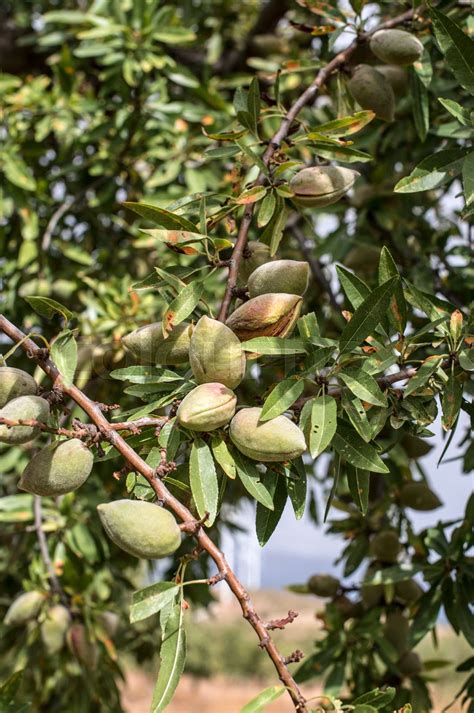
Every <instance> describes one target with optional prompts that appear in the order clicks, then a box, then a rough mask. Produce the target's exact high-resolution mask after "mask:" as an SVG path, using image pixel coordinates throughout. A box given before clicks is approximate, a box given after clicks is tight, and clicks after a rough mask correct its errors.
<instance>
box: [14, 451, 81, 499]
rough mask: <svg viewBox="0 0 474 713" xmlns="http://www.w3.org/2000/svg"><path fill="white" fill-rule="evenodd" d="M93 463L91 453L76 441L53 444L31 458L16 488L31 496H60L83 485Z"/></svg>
mask: <svg viewBox="0 0 474 713" xmlns="http://www.w3.org/2000/svg"><path fill="white" fill-rule="evenodd" d="M93 464H94V456H93V454H92V451H90V450H89V449H88V448H87V446H85V445H84V443H82V441H80V440H79V439H78V438H72V439H71V440H68V441H61V442H58V441H56V442H55V443H51V444H50V445H49V446H46V448H43V449H42V450H41V451H39V453H37V454H36V455H35V456H34V457H33V458H32V459H31V461H30V462H29V463H28V465H27V466H26V468H25V470H24V471H23V474H22V476H21V479H20V482H19V484H18V487H19V488H21V489H22V490H26V491H27V492H28V493H34V494H35V495H42V496H56V495H64V494H65V493H70V492H72V491H73V490H77V488H80V487H81V485H83V484H84V483H85V482H86V480H87V478H88V477H89V475H90V472H91V470H92V466H93Z"/></svg>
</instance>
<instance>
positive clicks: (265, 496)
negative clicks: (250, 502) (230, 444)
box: [232, 448, 274, 510]
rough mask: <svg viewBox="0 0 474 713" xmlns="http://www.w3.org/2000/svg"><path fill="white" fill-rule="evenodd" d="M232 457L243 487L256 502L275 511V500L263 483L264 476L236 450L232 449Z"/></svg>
mask: <svg viewBox="0 0 474 713" xmlns="http://www.w3.org/2000/svg"><path fill="white" fill-rule="evenodd" d="M232 456H233V458H234V461H235V465H236V467H237V474H238V476H239V479H240V481H241V482H242V485H243V486H244V488H245V489H246V490H247V492H248V493H250V495H251V496H252V497H253V498H255V500H256V501H257V502H259V503H261V504H262V505H264V506H265V507H266V508H268V509H269V510H273V507H274V506H273V499H272V496H271V493H269V491H268V488H266V486H265V485H264V484H263V482H262V474H261V473H260V472H259V471H258V470H257V468H256V466H255V465H254V464H253V463H252V461H250V460H249V459H248V458H246V457H245V456H243V455H242V454H241V453H239V451H238V450H237V449H236V448H233V449H232Z"/></svg>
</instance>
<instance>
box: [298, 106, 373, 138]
mask: <svg viewBox="0 0 474 713" xmlns="http://www.w3.org/2000/svg"><path fill="white" fill-rule="evenodd" d="M374 117H375V114H374V112H373V111H358V112H356V113H355V114H352V115H351V116H344V117H343V118H342V119H334V121H328V122H327V123H325V124H319V126H318V129H317V130H318V134H326V136H351V135H352V134H356V133H357V132H358V131H360V130H361V129H363V128H364V126H367V124H369V123H370V122H371V121H372V120H373V119H374ZM308 138H311V134H308Z"/></svg>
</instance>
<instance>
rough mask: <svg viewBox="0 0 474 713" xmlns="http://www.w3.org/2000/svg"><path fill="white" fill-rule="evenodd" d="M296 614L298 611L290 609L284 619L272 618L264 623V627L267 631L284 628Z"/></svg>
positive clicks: (292, 620) (291, 621)
mask: <svg viewBox="0 0 474 713" xmlns="http://www.w3.org/2000/svg"><path fill="white" fill-rule="evenodd" d="M297 616H298V612H296V611H292V610H291V609H290V611H289V612H288V616H285V618H284V619H272V620H271V621H269V622H268V623H267V624H265V629H267V631H272V630H273V629H284V628H285V626H287V625H288V624H292V623H293V622H294V620H295V619H296V617H297Z"/></svg>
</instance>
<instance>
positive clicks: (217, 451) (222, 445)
mask: <svg viewBox="0 0 474 713" xmlns="http://www.w3.org/2000/svg"><path fill="white" fill-rule="evenodd" d="M211 449H212V455H213V456H214V458H215V459H216V462H217V463H218V464H219V465H220V467H221V468H222V470H223V471H224V473H225V474H226V475H227V476H228V477H229V478H232V479H234V478H235V477H236V475H237V469H236V467H235V461H234V459H233V458H232V455H231V453H230V451H229V449H228V448H227V443H226V442H225V441H224V440H223V439H222V438H220V437H219V436H213V437H212V439H211Z"/></svg>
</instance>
